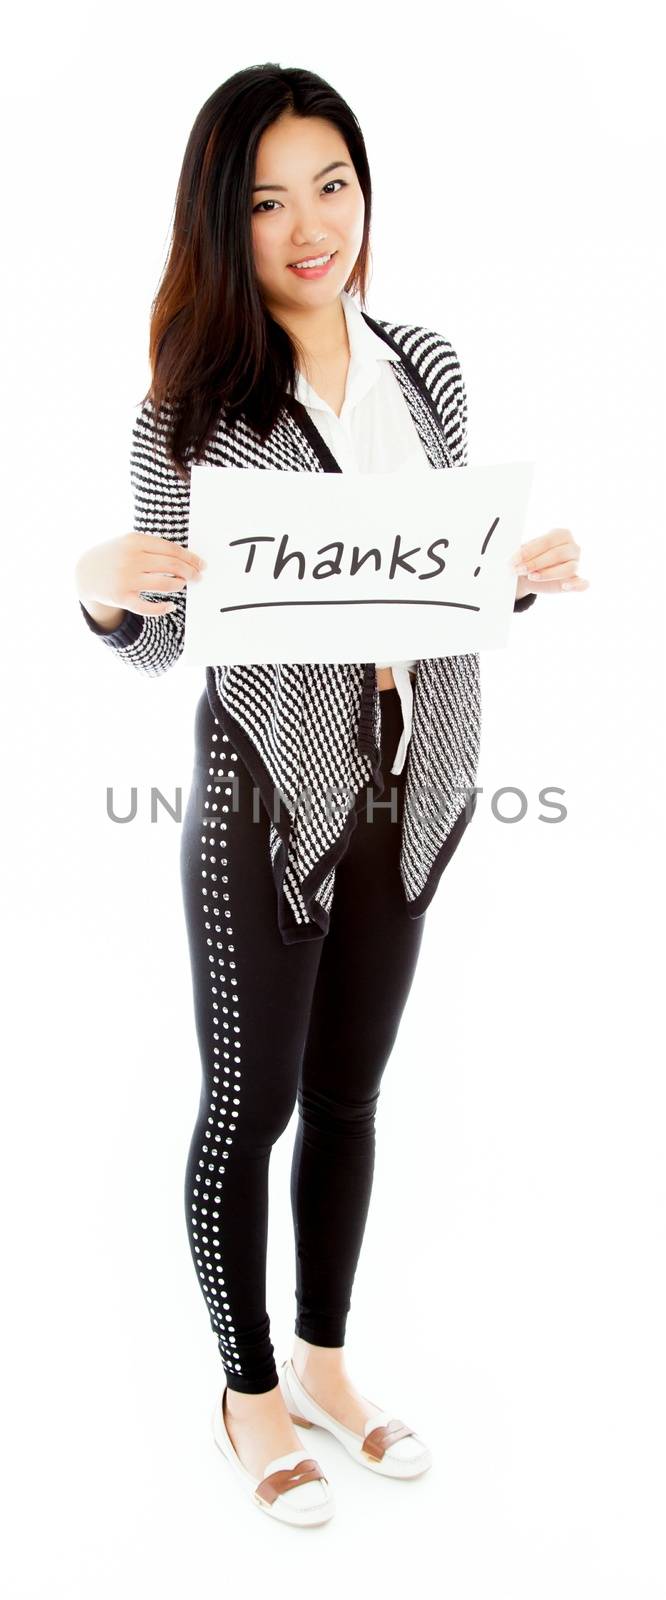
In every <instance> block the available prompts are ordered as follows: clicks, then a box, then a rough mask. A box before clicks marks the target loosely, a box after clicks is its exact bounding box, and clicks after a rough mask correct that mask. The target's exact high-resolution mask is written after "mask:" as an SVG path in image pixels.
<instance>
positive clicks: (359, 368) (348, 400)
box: [294, 289, 401, 421]
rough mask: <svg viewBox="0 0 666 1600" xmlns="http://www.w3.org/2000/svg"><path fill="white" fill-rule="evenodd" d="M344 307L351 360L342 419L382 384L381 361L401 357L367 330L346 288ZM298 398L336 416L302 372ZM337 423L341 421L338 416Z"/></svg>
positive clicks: (356, 305) (298, 383)
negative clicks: (380, 382) (380, 379)
mask: <svg viewBox="0 0 666 1600" xmlns="http://www.w3.org/2000/svg"><path fill="white" fill-rule="evenodd" d="M340 299H341V301H342V307H343V310H344V314H345V320H346V323H347V334H348V337H349V350H350V361H349V370H348V373H347V389H346V394H345V401H344V405H343V407H342V413H341V417H344V415H345V413H346V412H347V411H348V410H351V408H352V407H353V406H355V405H358V402H359V400H362V399H363V396H364V395H365V394H367V393H368V391H369V390H370V389H372V387H373V386H374V384H375V383H377V382H378V381H379V376H380V367H379V365H378V363H379V362H380V361H400V359H401V358H400V354H399V352H398V351H396V350H392V349H391V348H390V345H387V344H386V341H385V340H384V339H381V338H380V337H379V334H378V333H374V332H373V330H372V328H369V327H368V324H367V322H366V321H365V319H364V316H363V312H362V311H361V308H360V306H359V305H358V303H357V301H356V300H354V298H353V296H352V295H350V294H348V293H347V290H346V289H343V290H342V291H341V294H340ZM294 393H295V397H296V399H297V400H300V401H301V404H302V405H305V406H309V407H310V409H311V410H313V411H326V412H328V413H329V414H330V415H331V416H334V415H335V413H334V411H333V409H332V407H331V406H329V405H328V404H327V402H326V401H325V400H322V399H321V397H320V396H319V395H318V394H317V393H316V391H315V390H314V389H313V388H312V386H311V384H310V383H308V381H307V379H306V378H305V377H304V375H303V373H302V372H300V371H298V372H297V376H296V388H295V391H294ZM336 421H338V418H337V417H336Z"/></svg>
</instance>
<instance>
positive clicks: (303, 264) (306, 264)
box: [291, 250, 333, 269]
mask: <svg viewBox="0 0 666 1600" xmlns="http://www.w3.org/2000/svg"><path fill="white" fill-rule="evenodd" d="M332 254H333V251H332V250H330V251H329V253H328V255H327V256H317V259H316V261H292V263H291V265H292V267H297V268H301V269H302V268H303V267H323V265H324V262H325V261H330V259H331V256H332Z"/></svg>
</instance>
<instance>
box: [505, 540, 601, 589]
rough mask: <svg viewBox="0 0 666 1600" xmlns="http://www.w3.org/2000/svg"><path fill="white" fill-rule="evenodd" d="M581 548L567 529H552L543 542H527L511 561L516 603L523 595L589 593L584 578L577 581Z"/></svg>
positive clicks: (587, 584) (586, 581)
mask: <svg viewBox="0 0 666 1600" xmlns="http://www.w3.org/2000/svg"><path fill="white" fill-rule="evenodd" d="M579 559H580V545H578V544H576V543H575V541H574V539H573V538H572V535H571V533H570V532H569V529H568V528H551V530H550V533H545V534H544V535H543V538H542V539H528V541H527V543H526V544H521V546H520V549H519V550H517V551H516V554H515V556H514V557H513V560H512V566H513V571H514V572H515V574H516V577H517V578H518V582H517V584H516V599H517V600H522V598H523V596H524V595H526V594H558V593H559V591H560V590H562V589H565V590H569V589H588V588H589V583H588V580H587V578H579V576H578V573H577V572H576V567H577V566H578V562H579Z"/></svg>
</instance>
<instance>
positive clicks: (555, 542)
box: [513, 528, 580, 565]
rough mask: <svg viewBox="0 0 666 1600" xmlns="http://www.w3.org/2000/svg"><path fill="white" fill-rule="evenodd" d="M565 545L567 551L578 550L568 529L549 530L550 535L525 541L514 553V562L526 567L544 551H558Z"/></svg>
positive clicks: (546, 534) (545, 534)
mask: <svg viewBox="0 0 666 1600" xmlns="http://www.w3.org/2000/svg"><path fill="white" fill-rule="evenodd" d="M561 545H565V546H566V547H568V548H569V550H577V551H578V554H579V555H580V549H579V547H578V545H577V544H576V542H575V540H574V539H573V538H572V536H571V532H570V530H569V528H551V530H550V533H544V534H543V535H542V537H541V538H540V539H527V540H526V542H525V543H524V544H521V546H520V549H519V550H517V551H516V554H515V556H514V558H513V559H514V561H516V562H520V563H521V564H525V565H527V564H528V563H529V562H530V561H531V560H533V558H534V557H535V556H540V555H543V554H544V552H545V551H547V550H552V549H556V550H557V549H559V548H560V546H561Z"/></svg>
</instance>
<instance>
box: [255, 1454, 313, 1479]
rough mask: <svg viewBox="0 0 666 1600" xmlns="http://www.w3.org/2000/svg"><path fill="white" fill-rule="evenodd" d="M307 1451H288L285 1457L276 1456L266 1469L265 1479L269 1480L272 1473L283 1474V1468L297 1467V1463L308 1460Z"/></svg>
mask: <svg viewBox="0 0 666 1600" xmlns="http://www.w3.org/2000/svg"><path fill="white" fill-rule="evenodd" d="M307 1455H308V1452H307V1450H288V1451H287V1453H286V1455H284V1456H274V1457H273V1460H272V1461H269V1462H268V1463H267V1465H266V1466H265V1467H264V1477H265V1478H269V1477H270V1475H271V1473H272V1472H281V1471H282V1469H283V1468H289V1467H295V1466H296V1464H297V1462H299V1461H305V1460H306V1459H307Z"/></svg>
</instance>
